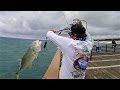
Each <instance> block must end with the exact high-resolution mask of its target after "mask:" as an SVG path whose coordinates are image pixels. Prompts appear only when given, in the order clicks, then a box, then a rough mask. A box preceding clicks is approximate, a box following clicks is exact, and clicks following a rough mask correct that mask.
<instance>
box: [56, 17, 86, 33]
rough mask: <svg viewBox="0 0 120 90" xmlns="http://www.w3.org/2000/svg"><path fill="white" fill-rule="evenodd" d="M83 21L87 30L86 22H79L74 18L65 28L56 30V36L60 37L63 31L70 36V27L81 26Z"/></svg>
mask: <svg viewBox="0 0 120 90" xmlns="http://www.w3.org/2000/svg"><path fill="white" fill-rule="evenodd" d="M83 21H84V22H85V23H86V29H87V22H86V21H85V20H80V19H78V18H75V19H73V22H72V23H71V24H69V25H68V26H67V27H66V28H64V29H62V30H58V31H57V32H56V33H58V35H60V34H61V33H62V32H63V31H65V32H67V33H68V34H70V33H71V26H72V25H75V24H81V25H82V26H83V24H82V22H83ZM83 27H84V26H83Z"/></svg>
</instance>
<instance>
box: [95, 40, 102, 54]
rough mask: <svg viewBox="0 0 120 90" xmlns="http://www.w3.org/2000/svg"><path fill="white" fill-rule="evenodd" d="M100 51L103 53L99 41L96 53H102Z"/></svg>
mask: <svg viewBox="0 0 120 90" xmlns="http://www.w3.org/2000/svg"><path fill="white" fill-rule="evenodd" d="M100 51H101V46H100V43H99V40H97V42H96V52H100Z"/></svg>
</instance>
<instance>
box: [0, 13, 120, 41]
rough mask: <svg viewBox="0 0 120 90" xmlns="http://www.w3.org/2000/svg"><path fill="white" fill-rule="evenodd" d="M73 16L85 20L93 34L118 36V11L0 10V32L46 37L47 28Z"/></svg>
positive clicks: (119, 30) (71, 18)
mask: <svg viewBox="0 0 120 90" xmlns="http://www.w3.org/2000/svg"><path fill="white" fill-rule="evenodd" d="M64 15H65V16H64ZM65 18H66V19H65ZM74 18H79V19H81V20H86V21H87V30H88V31H89V32H90V33H91V35H92V36H93V38H120V25H119V24H120V20H119V18H120V12H119V11H64V13H63V11H0V36H4V37H15V38H30V39H31V38H34V39H45V37H46V33H47V31H48V30H50V29H51V28H54V27H55V28H56V29H58V30H59V29H62V28H64V27H66V26H67V22H68V23H72V20H73V19H74ZM66 20H67V22H66ZM85 24H86V23H85V22H83V25H84V26H85Z"/></svg>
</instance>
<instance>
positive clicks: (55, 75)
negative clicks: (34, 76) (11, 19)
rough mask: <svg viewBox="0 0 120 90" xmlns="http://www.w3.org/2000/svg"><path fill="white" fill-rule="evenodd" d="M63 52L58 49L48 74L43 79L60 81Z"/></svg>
mask: <svg viewBox="0 0 120 90" xmlns="http://www.w3.org/2000/svg"><path fill="white" fill-rule="evenodd" d="M61 55H62V54H61V51H60V49H59V48H57V50H56V53H55V55H54V57H53V59H52V62H51V64H50V65H49V67H48V69H47V71H46V73H45V74H44V76H43V79H59V70H60V64H61Z"/></svg>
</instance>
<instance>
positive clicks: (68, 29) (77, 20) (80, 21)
mask: <svg viewBox="0 0 120 90" xmlns="http://www.w3.org/2000/svg"><path fill="white" fill-rule="evenodd" d="M63 16H64V18H65V21H66V23H67V25H68V27H66V28H64V29H62V30H58V31H56V33H58V35H60V34H61V33H62V32H63V31H70V27H69V25H73V24H76V23H81V24H82V21H84V22H85V23H86V30H87V21H85V20H79V19H77V18H76V19H74V20H73V21H74V22H73V23H72V24H68V21H67V19H66V16H65V14H64V12H63ZM46 45H47V37H46V42H45V44H44V48H46Z"/></svg>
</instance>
